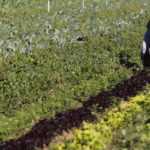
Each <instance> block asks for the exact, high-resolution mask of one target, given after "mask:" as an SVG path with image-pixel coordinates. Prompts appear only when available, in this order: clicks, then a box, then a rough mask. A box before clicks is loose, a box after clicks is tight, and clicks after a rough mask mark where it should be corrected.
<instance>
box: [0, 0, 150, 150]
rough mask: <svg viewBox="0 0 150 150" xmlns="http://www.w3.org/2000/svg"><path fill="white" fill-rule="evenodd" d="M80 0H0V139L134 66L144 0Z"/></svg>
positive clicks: (109, 84)
mask: <svg viewBox="0 0 150 150" xmlns="http://www.w3.org/2000/svg"><path fill="white" fill-rule="evenodd" d="M84 2H85V3H84V8H83V1H81V0H76V1H73V0H64V1H63V0H55V1H50V12H48V8H47V7H48V6H47V0H15V1H14V0H7V1H6V0H1V1H0V143H1V142H5V141H8V140H10V139H12V138H17V137H19V136H21V135H23V134H25V133H27V132H28V131H29V130H30V129H31V127H32V126H33V125H34V124H35V122H36V121H38V120H39V119H42V118H46V117H48V118H50V117H53V116H54V115H55V114H56V113H57V112H62V111H65V110H69V109H73V108H78V107H80V106H81V105H82V102H84V101H86V100H87V99H88V98H90V97H91V96H94V95H97V94H98V93H99V92H101V91H105V90H110V89H112V88H113V87H114V86H115V85H116V84H118V83H120V82H121V81H123V80H125V79H127V78H129V77H130V76H132V75H133V74H134V73H137V72H138V71H139V70H141V69H142V65H141V60H140V46H141V43H142V40H143V35H144V32H145V30H146V23H147V21H148V20H149V18H150V15H149V9H150V1H149V0H108V1H107V0H93V1H91V0H85V1H84ZM83 150H84V149H83ZM86 150H87V149H86ZM89 150H90V149H89ZM93 150H94V149H93Z"/></svg>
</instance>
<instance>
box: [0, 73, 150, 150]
mask: <svg viewBox="0 0 150 150" xmlns="http://www.w3.org/2000/svg"><path fill="white" fill-rule="evenodd" d="M146 84H150V76H149V73H148V72H144V71H141V72H139V73H137V74H136V75H134V76H132V77H131V78H129V79H127V80H125V81H123V82H121V83H119V84H117V85H116V86H115V87H114V88H113V89H112V90H110V91H104V92H101V93H99V94H98V95H97V96H95V97H91V98H90V99H88V100H87V101H85V102H84V103H83V106H82V107H80V108H78V109H73V110H69V111H65V112H62V113H58V114H56V115H55V117H54V118H47V119H43V120H40V121H39V122H37V124H35V125H34V126H33V127H32V129H31V131H29V132H28V133H27V134H26V135H24V136H21V137H20V138H18V139H13V140H10V141H8V142H7V143H4V144H3V145H2V144H1V145H0V150H33V149H34V147H39V148H41V147H43V145H45V144H46V145H48V144H49V143H50V142H51V140H52V139H53V138H54V137H55V136H57V135H60V134H62V132H63V131H68V130H70V129H72V128H73V127H77V128H78V127H79V126H81V125H82V122H83V121H92V120H94V119H95V117H94V116H93V115H92V113H91V112H90V110H89V107H91V106H92V105H94V104H98V105H99V106H100V107H101V108H106V107H109V106H111V105H112V103H113V100H112V99H111V97H120V98H123V99H125V100H128V98H129V97H134V96H136V95H137V94H138V93H139V92H142V91H143V90H144V87H145V85H146Z"/></svg>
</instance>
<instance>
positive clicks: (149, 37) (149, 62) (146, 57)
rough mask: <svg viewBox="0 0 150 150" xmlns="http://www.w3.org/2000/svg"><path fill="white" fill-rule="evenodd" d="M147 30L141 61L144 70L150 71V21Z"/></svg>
mask: <svg viewBox="0 0 150 150" xmlns="http://www.w3.org/2000/svg"><path fill="white" fill-rule="evenodd" d="M146 27H147V30H146V32H145V34H144V39H143V43H142V47H141V59H142V64H143V68H144V70H147V69H148V70H149V69H150V20H149V21H148V23H147V25H146Z"/></svg>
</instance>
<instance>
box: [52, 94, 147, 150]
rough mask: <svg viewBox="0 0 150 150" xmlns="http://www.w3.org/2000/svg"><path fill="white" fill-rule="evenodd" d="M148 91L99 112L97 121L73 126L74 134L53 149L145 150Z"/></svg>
mask: <svg viewBox="0 0 150 150" xmlns="http://www.w3.org/2000/svg"><path fill="white" fill-rule="evenodd" d="M149 96H150V93H147V94H144V95H139V96H137V97H135V98H133V99H132V100H131V101H130V102H129V103H122V104H120V105H119V106H117V107H115V108H113V110H111V111H108V112H107V113H106V112H105V114H103V116H102V115H101V117H99V118H100V121H99V122H98V123H96V124H87V123H86V124H85V125H84V127H83V128H82V129H80V130H75V131H74V132H75V133H74V138H73V139H72V140H68V141H65V142H64V143H62V144H61V145H59V146H54V147H53V148H52V149H53V150H54V149H55V150H76V149H78V150H107V149H109V150H113V149H117V150H148V149H149V147H150V122H149V121H150V117H149V115H150V99H149ZM50 149H51V148H50Z"/></svg>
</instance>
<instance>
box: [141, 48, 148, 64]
mask: <svg viewBox="0 0 150 150" xmlns="http://www.w3.org/2000/svg"><path fill="white" fill-rule="evenodd" d="M141 58H142V63H143V67H150V54H149V52H148V51H147V52H146V53H145V54H144V55H143V56H142V54H141Z"/></svg>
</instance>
